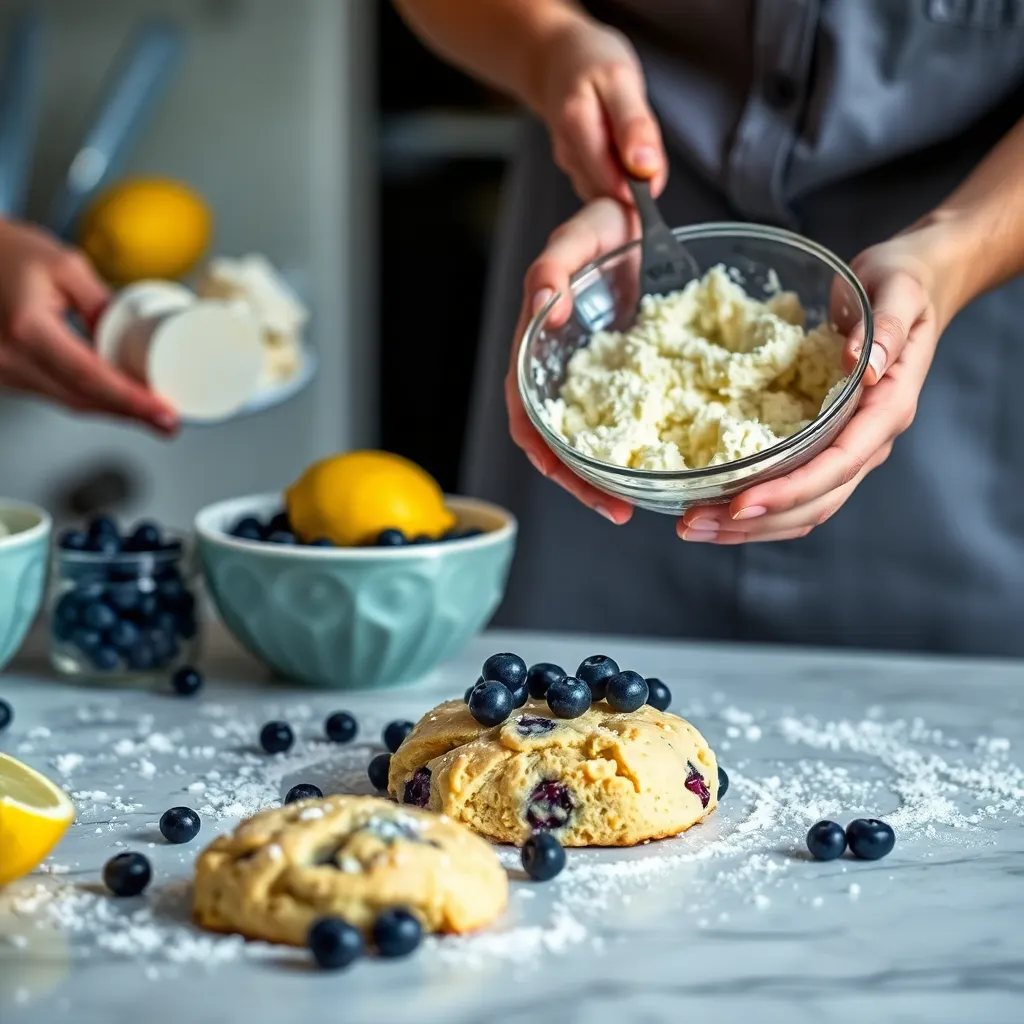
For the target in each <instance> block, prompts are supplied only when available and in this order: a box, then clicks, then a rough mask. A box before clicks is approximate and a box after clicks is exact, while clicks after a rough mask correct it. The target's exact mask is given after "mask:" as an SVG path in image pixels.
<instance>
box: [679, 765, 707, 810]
mask: <svg viewBox="0 0 1024 1024" xmlns="http://www.w3.org/2000/svg"><path fill="white" fill-rule="evenodd" d="M686 769H687V774H686V779H685V781H684V782H683V785H684V786H685V787H686V788H687V789H688V790H689V791H690V792H691V793H693V795H694V796H696V797H697V798H698V799H699V800H700V805H701V807H707V805H708V804H709V803H711V790H709V789H708V784H707V783H706V782H705V781H704V776H703V775H701V773H700V769H699V768H698V767H697V766H696V765H695V764H694V763H693V762H692V761H687V762H686Z"/></svg>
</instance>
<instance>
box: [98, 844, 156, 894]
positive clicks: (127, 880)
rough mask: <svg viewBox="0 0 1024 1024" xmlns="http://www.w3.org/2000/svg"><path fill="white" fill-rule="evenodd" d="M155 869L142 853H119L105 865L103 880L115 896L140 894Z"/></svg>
mask: <svg viewBox="0 0 1024 1024" xmlns="http://www.w3.org/2000/svg"><path fill="white" fill-rule="evenodd" d="M152 877H153V870H152V868H150V866H149V861H148V860H147V859H146V858H145V857H144V856H143V855H142V854H141V853H119V854H118V855H117V856H116V857H111V858H110V860H108V861H107V863H106V864H104V865H103V881H104V883H105V884H106V886H107V888H108V889H109V890H110V891H111V892H112V893H113V894H114V895H115V896H138V895H139V893H140V892H142V890H143V889H145V888H146V886H147V885H149V880H150V879H151V878H152Z"/></svg>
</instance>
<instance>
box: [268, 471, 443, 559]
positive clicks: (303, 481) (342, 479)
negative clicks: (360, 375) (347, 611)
mask: <svg viewBox="0 0 1024 1024" xmlns="http://www.w3.org/2000/svg"><path fill="white" fill-rule="evenodd" d="M285 502H286V504H287V506H288V518H289V519H290V521H291V524H292V528H293V529H294V530H295V532H296V534H298V536H299V538H300V539H301V540H304V541H313V540H318V539H319V538H321V537H326V538H328V539H329V540H331V541H333V542H334V543H335V544H338V545H341V546H344V547H348V546H351V545H354V544H370V543H372V542H373V541H374V540H376V538H377V536H378V534H380V532H381V531H382V530H387V529H392V528H393V529H396V530H401V531H402V532H403V533H404V534H405V535H406V536H407V537H415V536H418V535H420V534H428V535H429V536H431V537H437V536H439V535H440V534H442V533H444V531H445V530H447V529H449V528H450V527H452V526H454V525H455V516H453V515H452V513H451V512H449V511H448V509H447V508H445V504H444V494H443V493H442V491H441V488H440V487H439V486H438V484H437V481H436V480H434V478H433V477H432V476H431V475H430V474H429V473H426V472H424V471H423V470H422V469H420V467H419V466H417V465H416V464H415V463H414V462H410V461H409V460H408V459H403V458H402V457H401V456H400V455H391V454H390V453H388V452H373V451H363V452H347V453H346V454H344V455H332V456H330V457H329V458H326V459H322V460H321V461H320V462H317V463H314V464H313V465H312V466H310V467H309V469H307V470H306V472H305V473H303V474H302V476H300V477H299V479H298V480H296V481H295V483H294V484H292V486H291V487H289V488H288V490H287V491H286V492H285Z"/></svg>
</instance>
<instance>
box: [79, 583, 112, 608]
mask: <svg viewBox="0 0 1024 1024" xmlns="http://www.w3.org/2000/svg"><path fill="white" fill-rule="evenodd" d="M106 589H107V588H106V585H105V584H104V582H103V580H102V579H87V580H83V581H81V582H80V583H79V584H78V586H77V587H75V589H74V591H73V592H72V593H73V594H74V596H75V598H76V600H77V601H78V602H79V604H80V605H81V606H82V607H83V608H84V607H85V605H87V604H88V603H89V602H90V601H98V600H99V599H100V598H101V597H103V595H104V593H105V592H106Z"/></svg>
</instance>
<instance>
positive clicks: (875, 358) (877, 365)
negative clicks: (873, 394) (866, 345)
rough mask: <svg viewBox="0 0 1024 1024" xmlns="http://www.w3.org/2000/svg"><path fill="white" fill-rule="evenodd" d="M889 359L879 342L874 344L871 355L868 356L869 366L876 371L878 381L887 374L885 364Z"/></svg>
mask: <svg viewBox="0 0 1024 1024" xmlns="http://www.w3.org/2000/svg"><path fill="white" fill-rule="evenodd" d="M887 359H888V355H887V353H886V351H885V349H884V348H882V346H881V345H879V344H878V342H877V341H876V342H874V344H872V346H871V353H870V354H869V355H868V366H870V367H871V369H872V370H874V371H875V379H876V380H877V379H878V378H879V377H881V376H882V374H883V373H885V364H886V361H887Z"/></svg>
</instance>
